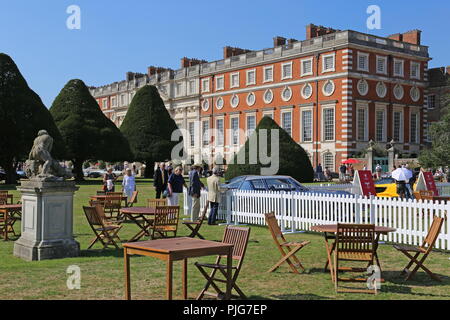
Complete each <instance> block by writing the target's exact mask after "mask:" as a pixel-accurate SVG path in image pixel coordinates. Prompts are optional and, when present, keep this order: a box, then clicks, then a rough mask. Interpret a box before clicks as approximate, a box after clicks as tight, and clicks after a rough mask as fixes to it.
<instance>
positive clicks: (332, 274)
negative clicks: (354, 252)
mask: <svg viewBox="0 0 450 320" xmlns="http://www.w3.org/2000/svg"><path fill="white" fill-rule="evenodd" d="M334 246H335V244H334V243H333V244H332V245H331V249H330V246H329V244H328V239H327V237H326V236H325V248H326V250H327V264H325V272H327V266H328V265H329V266H330V274H331V281H332V282H334V269H333V261H332V254H333V251H334Z"/></svg>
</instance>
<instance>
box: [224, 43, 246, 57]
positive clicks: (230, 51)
mask: <svg viewBox="0 0 450 320" xmlns="http://www.w3.org/2000/svg"><path fill="white" fill-rule="evenodd" d="M251 51H252V50H248V49H242V48H234V47H230V46H226V47H223V58H224V59H228V58H231V57H234V56H238V55H240V54H244V53H247V52H251Z"/></svg>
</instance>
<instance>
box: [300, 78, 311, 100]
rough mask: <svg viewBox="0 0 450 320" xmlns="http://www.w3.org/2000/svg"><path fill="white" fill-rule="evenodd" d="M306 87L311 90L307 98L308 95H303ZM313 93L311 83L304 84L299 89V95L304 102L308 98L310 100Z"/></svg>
mask: <svg viewBox="0 0 450 320" xmlns="http://www.w3.org/2000/svg"><path fill="white" fill-rule="evenodd" d="M306 87H310V88H311V93H310V94H309V96H308V95H305V88H306ZM313 93H314V89H313V86H312V85H311V83H309V82H308V83H305V85H304V86H303V87H302V88H301V90H300V94H301V95H302V97H303V99H305V100H307V99H309V98H311V97H312V95H313Z"/></svg>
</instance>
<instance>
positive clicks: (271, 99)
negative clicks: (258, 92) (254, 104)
mask: <svg viewBox="0 0 450 320" xmlns="http://www.w3.org/2000/svg"><path fill="white" fill-rule="evenodd" d="M268 92H270V93H271V96H272V97H271V98H270V100H267V99H266V94H267V93H268ZM263 100H264V103H266V104H270V103H272V101H273V91H272V90H271V89H267V90H266V91H264V95H263Z"/></svg>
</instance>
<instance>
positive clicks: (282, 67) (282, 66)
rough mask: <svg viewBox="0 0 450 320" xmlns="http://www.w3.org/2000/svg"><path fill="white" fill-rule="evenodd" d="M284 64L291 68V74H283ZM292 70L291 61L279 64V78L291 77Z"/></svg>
mask: <svg viewBox="0 0 450 320" xmlns="http://www.w3.org/2000/svg"><path fill="white" fill-rule="evenodd" d="M285 66H290V68H291V74H290V75H285V74H284V67H285ZM292 73H293V70H292V61H289V62H285V63H282V64H281V80H287V79H292V77H293V74H292Z"/></svg>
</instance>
